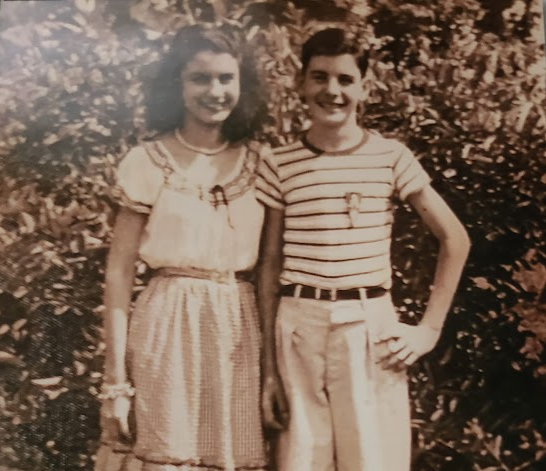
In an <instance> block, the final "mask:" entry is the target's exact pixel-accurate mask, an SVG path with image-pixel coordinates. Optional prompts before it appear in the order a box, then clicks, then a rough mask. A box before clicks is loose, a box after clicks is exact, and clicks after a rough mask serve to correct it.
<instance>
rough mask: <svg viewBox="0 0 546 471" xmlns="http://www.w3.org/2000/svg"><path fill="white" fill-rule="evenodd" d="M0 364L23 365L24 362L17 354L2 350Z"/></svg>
mask: <svg viewBox="0 0 546 471" xmlns="http://www.w3.org/2000/svg"><path fill="white" fill-rule="evenodd" d="M0 364H4V365H12V366H23V365H24V363H23V362H22V361H21V360H20V359H19V358H17V357H16V356H15V355H12V354H11V353H8V352H1V351H0Z"/></svg>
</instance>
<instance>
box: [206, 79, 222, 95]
mask: <svg viewBox="0 0 546 471" xmlns="http://www.w3.org/2000/svg"><path fill="white" fill-rule="evenodd" d="M223 89H224V87H223V85H222V83H221V82H220V80H218V79H214V80H212V82H211V84H210V89H209V93H210V94H211V95H213V96H220V95H221V94H222V93H223Z"/></svg>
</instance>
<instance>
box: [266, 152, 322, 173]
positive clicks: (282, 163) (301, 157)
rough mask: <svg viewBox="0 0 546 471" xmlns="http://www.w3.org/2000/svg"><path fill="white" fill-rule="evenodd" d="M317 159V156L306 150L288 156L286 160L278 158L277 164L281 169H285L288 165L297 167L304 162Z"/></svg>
mask: <svg viewBox="0 0 546 471" xmlns="http://www.w3.org/2000/svg"><path fill="white" fill-rule="evenodd" d="M316 158H317V156H316V155H315V154H312V153H310V152H309V151H308V150H306V151H304V152H301V153H299V154H291V155H288V156H286V158H278V159H277V160H276V162H277V166H278V167H279V169H282V168H285V167H286V166H287V165H295V164H298V163H302V162H308V161H310V160H314V159H316Z"/></svg>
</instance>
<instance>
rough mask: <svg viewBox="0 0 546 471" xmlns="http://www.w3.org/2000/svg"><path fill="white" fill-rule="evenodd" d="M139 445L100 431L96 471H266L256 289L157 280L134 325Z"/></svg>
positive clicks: (131, 347) (130, 359) (132, 367)
mask: <svg viewBox="0 0 546 471" xmlns="http://www.w3.org/2000/svg"><path fill="white" fill-rule="evenodd" d="M127 363H128V368H129V372H130V377H131V381H132V382H133V384H134V386H135V390H136V394H135V398H134V407H133V409H134V410H133V413H134V427H135V433H134V435H135V440H134V443H131V444H128V443H124V442H122V441H121V440H119V437H117V436H116V434H115V433H114V432H113V431H112V429H111V427H110V428H109V427H104V426H103V434H102V439H101V445H100V447H99V450H98V453H97V457H96V465H95V471H224V470H225V471H264V470H265V469H266V457H265V449H264V439H263V433H262V426H261V414H260V333H259V323H258V315H257V308H256V301H255V294H254V288H253V286H252V284H250V283H246V282H239V283H231V284H221V283H216V282H213V281H209V280H202V279H195V278H187V277H176V276H174V277H172V276H171V277H169V276H165V277H155V278H153V279H152V280H151V282H150V284H149V285H148V287H147V288H146V289H145V290H144V291H143V292H142V293H141V295H140V296H139V298H138V300H137V303H136V305H135V309H134V311H133V313H132V315H131V318H130V323H129V333H128V341H127Z"/></svg>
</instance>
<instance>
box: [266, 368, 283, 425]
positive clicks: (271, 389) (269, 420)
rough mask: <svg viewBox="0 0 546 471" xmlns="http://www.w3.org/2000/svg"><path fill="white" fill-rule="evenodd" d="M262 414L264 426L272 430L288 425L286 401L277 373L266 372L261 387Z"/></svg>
mask: <svg viewBox="0 0 546 471" xmlns="http://www.w3.org/2000/svg"><path fill="white" fill-rule="evenodd" d="M262 415H263V421H264V426H265V427H267V428H271V429H274V430H284V429H286V428H287V427H288V420H289V412H288V401H287V400H286V394H285V392H284V388H283V385H282V381H281V378H280V377H279V375H278V374H277V373H266V374H265V375H264V382H263V387H262Z"/></svg>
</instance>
